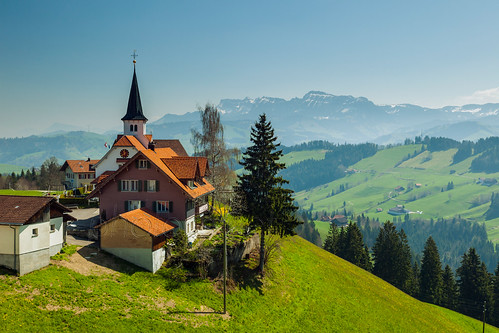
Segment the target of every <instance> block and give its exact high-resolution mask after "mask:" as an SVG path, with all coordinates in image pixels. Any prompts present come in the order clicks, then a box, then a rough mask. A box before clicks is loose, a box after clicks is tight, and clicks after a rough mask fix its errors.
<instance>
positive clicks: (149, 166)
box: [146, 161, 151, 169]
mask: <svg viewBox="0 0 499 333" xmlns="http://www.w3.org/2000/svg"><path fill="white" fill-rule="evenodd" d="M146 163H147V168H148V169H150V168H151V162H149V161H146Z"/></svg>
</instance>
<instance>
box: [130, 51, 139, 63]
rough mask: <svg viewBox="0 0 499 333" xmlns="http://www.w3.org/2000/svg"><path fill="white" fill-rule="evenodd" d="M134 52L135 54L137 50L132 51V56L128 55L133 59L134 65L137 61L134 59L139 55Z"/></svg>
mask: <svg viewBox="0 0 499 333" xmlns="http://www.w3.org/2000/svg"><path fill="white" fill-rule="evenodd" d="M135 52H137V50H133V54H132V55H130V57H132V58H133V63H134V64H135V63H136V62H137V61H136V60H135V58H136V57H138V56H139V55H138V54H137V53H135Z"/></svg>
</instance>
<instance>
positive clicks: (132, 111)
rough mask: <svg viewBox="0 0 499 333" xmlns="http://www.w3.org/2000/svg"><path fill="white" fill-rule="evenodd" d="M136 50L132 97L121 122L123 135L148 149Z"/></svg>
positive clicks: (148, 140) (129, 98)
mask: <svg viewBox="0 0 499 333" xmlns="http://www.w3.org/2000/svg"><path fill="white" fill-rule="evenodd" d="M136 56H137V54H135V50H134V51H133V55H132V57H133V79H132V86H131V87H130V96H129V97H128V108H127V110H126V114H125V116H124V117H123V118H121V120H122V121H123V134H125V135H133V136H135V137H136V138H137V139H138V140H139V141H140V142H141V143H142V144H143V145H144V147H146V148H147V147H148V145H149V142H150V138H147V137H146V136H145V134H146V123H147V118H146V117H145V116H144V112H143V111H142V103H141V102H140V94H139V85H138V83H137V74H136V73H135V63H136V61H135V57H136Z"/></svg>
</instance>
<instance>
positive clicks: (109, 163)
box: [95, 147, 137, 178]
mask: <svg viewBox="0 0 499 333" xmlns="http://www.w3.org/2000/svg"><path fill="white" fill-rule="evenodd" d="M122 149H127V150H128V152H129V155H128V158H132V156H134V155H135V154H136V153H137V149H135V147H112V148H111V149H110V150H109V151H108V152H107V153H106V155H104V157H102V159H101V160H100V162H99V163H98V164H97V166H96V167H95V178H97V177H99V176H100V175H102V174H103V173H104V171H116V170H118V164H116V159H117V158H121V156H120V151H121V150H122Z"/></svg>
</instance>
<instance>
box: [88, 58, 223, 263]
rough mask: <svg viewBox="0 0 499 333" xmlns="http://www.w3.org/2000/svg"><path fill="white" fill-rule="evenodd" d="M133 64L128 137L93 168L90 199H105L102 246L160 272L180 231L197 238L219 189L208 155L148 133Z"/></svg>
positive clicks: (126, 118) (125, 122)
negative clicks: (192, 154)
mask: <svg viewBox="0 0 499 333" xmlns="http://www.w3.org/2000/svg"><path fill="white" fill-rule="evenodd" d="M133 62H134V69H133V78H132V85H131V88H130V96H129V99H128V107H127V111H126V114H125V116H124V117H123V118H121V120H122V122H123V134H118V136H117V138H116V140H115V141H114V143H113V145H112V147H111V148H110V149H109V150H108V151H107V153H106V154H105V155H104V156H103V157H102V158H101V159H100V160H99V161H98V162H96V163H95V164H94V165H93V168H94V170H95V179H94V181H93V183H94V185H95V189H94V190H93V191H92V192H91V193H90V195H89V196H88V198H99V202H100V216H101V221H102V223H101V224H100V225H98V226H97V227H96V228H98V229H100V231H101V232H100V246H101V248H102V249H103V250H105V251H107V252H110V253H112V254H114V255H116V256H118V257H121V258H123V259H125V260H128V261H131V262H133V263H135V264H137V265H138V266H141V267H144V268H146V269H148V270H151V271H156V270H157V269H159V267H160V263H162V261H163V260H164V255H165V254H164V248H163V245H164V244H165V242H166V238H168V237H170V236H171V233H172V232H173V229H174V228H176V227H178V228H182V229H184V230H185V232H186V233H187V236H188V239H189V242H193V241H194V240H195V239H196V236H197V230H196V224H195V218H196V217H197V216H202V215H203V213H204V212H206V211H207V210H208V195H209V194H210V193H212V192H213V191H214V187H213V186H212V185H211V184H210V183H209V182H208V181H207V180H206V178H205V177H206V176H207V175H208V174H209V167H208V161H207V159H206V158H205V157H190V156H188V154H187V153H186V151H185V149H184V147H183V146H182V144H181V143H180V141H179V140H159V139H154V138H153V137H152V135H151V134H146V123H147V118H146V117H145V115H144V112H143V110H142V103H141V100H140V94H139V87H138V82H137V75H136V71H135V64H136V62H135V60H134V61H133ZM158 265H159V266H158Z"/></svg>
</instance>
